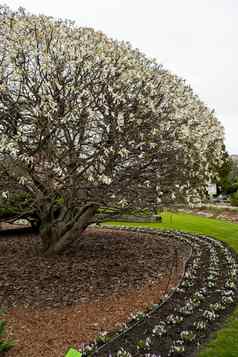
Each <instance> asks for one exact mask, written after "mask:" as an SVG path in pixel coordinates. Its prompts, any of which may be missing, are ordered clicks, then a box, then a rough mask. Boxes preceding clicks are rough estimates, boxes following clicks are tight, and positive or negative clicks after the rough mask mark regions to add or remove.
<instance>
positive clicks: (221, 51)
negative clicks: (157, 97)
mask: <svg viewBox="0 0 238 357" xmlns="http://www.w3.org/2000/svg"><path fill="white" fill-rule="evenodd" d="M3 2H4V3H6V4H7V5H9V6H10V7H11V8H13V9H17V8H18V7H19V6H23V7H24V8H26V9H27V10H29V11H30V12H33V13H35V14H39V13H43V14H45V15H51V16H54V17H60V18H66V17H67V18H70V19H73V20H75V21H76V22H77V23H78V24H79V25H81V26H88V27H93V28H95V29H96V30H101V31H103V32H104V33H106V34H107V35H108V36H110V37H113V38H115V39H119V40H126V41H130V42H131V44H132V45H133V47H137V48H139V49H140V50H141V51H143V52H144V53H146V54H147V55H148V56H150V57H153V58H156V59H157V61H158V62H159V63H162V64H163V65H164V67H166V68H168V69H170V70H171V71H173V72H175V73H176V74H178V75H179V76H181V77H183V78H184V79H186V80H187V81H188V83H190V84H191V86H192V87H193V89H194V91H195V93H197V94H198V95H199V96H200V98H201V99H202V100H203V101H204V102H205V103H206V104H207V105H208V106H209V107H210V108H211V109H215V111H216V113H217V117H218V118H219V120H220V121H221V122H222V124H223V126H224V128H225V133H226V145H227V149H228V151H229V153H230V154H238V0H179V1H178V0H146V1H145V0H86V1H85V0H75V1H73V0H67V1H54V0H37V1H36V0H5V1H3Z"/></svg>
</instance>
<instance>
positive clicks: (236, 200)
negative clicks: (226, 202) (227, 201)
mask: <svg viewBox="0 0 238 357" xmlns="http://www.w3.org/2000/svg"><path fill="white" fill-rule="evenodd" d="M231 204H232V206H238V191H236V192H235V193H233V195H232V196H231Z"/></svg>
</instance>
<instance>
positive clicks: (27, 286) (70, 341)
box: [0, 228, 190, 357]
mask: <svg viewBox="0 0 238 357" xmlns="http://www.w3.org/2000/svg"><path fill="white" fill-rule="evenodd" d="M39 248H40V239H39V237H38V236H36V235H34V234H32V233H29V232H28V233H27V232H25V233H24V232H22V234H20V232H17V235H14V232H12V234H0V307H1V308H4V309H6V314H5V315H4V319H5V320H6V321H7V335H6V337H8V338H11V339H12V338H13V339H15V341H16V347H14V348H13V349H11V350H10V351H9V352H7V353H6V357H23V356H24V357H41V356H42V357H48V356H51V357H60V356H62V357H63V356H64V354H65V352H66V351H67V349H68V347H69V346H74V347H75V348H79V347H80V345H81V344H82V343H87V342H90V341H92V340H93V339H94V338H95V337H96V336H97V335H98V334H99V333H100V332H102V331H110V330H113V329H115V328H117V327H119V326H120V325H122V324H123V323H124V322H125V321H127V320H129V319H130V315H131V314H134V313H137V312H138V311H143V310H145V309H146V308H147V307H148V306H150V305H151V304H155V303H158V302H159V300H160V299H161V297H162V296H163V295H164V294H165V293H166V292H167V291H168V290H169V289H170V288H171V287H174V286H176V285H177V283H178V282H179V281H180V279H181V276H182V272H183V269H184V265H185V262H186V259H187V257H188V255H189V252H190V249H189V248H188V246H187V245H186V244H184V243H181V242H178V241H176V240H171V239H167V238H166V237H158V236H156V237H151V235H147V234H142V233H135V232H131V233H129V232H120V231H112V230H108V229H100V230H98V229H97V230H95V229H92V228H91V229H88V231H87V232H86V233H85V234H84V236H83V237H82V239H81V240H80V242H79V244H78V245H77V246H75V247H74V248H73V249H71V250H70V251H68V252H67V253H65V254H64V255H61V256H58V257H50V258H45V257H42V256H41V254H40V253H39Z"/></svg>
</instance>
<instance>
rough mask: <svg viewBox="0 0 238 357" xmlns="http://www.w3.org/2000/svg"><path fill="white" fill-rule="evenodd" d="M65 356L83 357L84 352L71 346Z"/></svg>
mask: <svg viewBox="0 0 238 357" xmlns="http://www.w3.org/2000/svg"><path fill="white" fill-rule="evenodd" d="M65 357H82V353H81V352H79V351H77V350H75V349H74V348H70V349H69V350H68V352H66V355H65Z"/></svg>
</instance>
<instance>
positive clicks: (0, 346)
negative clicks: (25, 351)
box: [0, 341, 15, 352]
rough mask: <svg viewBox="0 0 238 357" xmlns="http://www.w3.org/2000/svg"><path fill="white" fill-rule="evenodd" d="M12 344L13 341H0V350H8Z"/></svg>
mask: <svg viewBox="0 0 238 357" xmlns="http://www.w3.org/2000/svg"><path fill="white" fill-rule="evenodd" d="M14 346H15V342H14V341H0V352H2V351H7V350H10V348H12V347H14Z"/></svg>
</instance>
